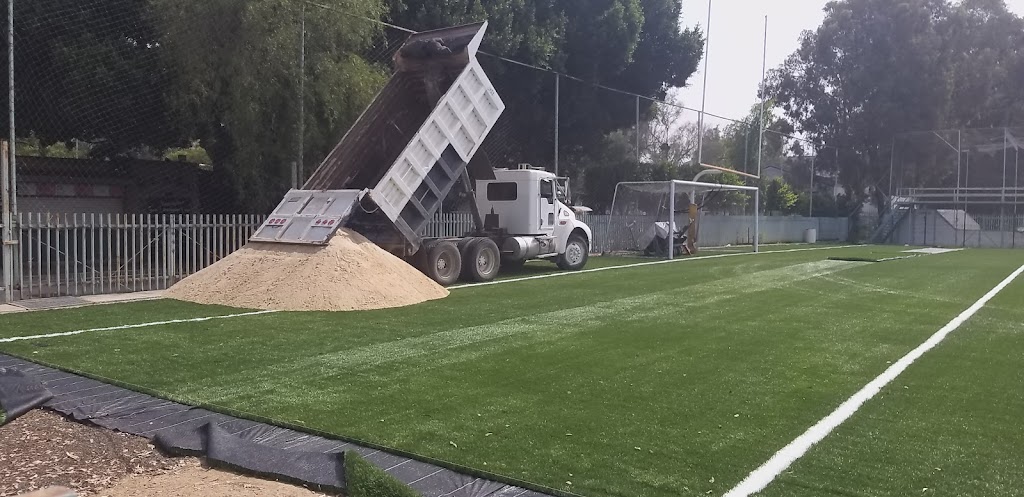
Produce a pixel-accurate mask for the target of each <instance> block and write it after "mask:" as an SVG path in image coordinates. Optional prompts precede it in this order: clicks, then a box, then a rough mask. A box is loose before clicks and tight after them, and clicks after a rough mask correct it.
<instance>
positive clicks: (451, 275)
mask: <svg viewBox="0 0 1024 497" xmlns="http://www.w3.org/2000/svg"><path fill="white" fill-rule="evenodd" d="M425 266H426V267H424V269H425V270H426V271H424V272H425V273H426V275H427V276H428V277H429V278H430V279H432V280H434V281H436V282H438V283H439V284H440V285H441V286H448V285H451V284H453V283H455V282H456V281H458V280H459V274H461V273H462V254H459V248H458V247H456V246H455V244H454V243H452V242H440V243H438V244H436V245H433V246H432V247H429V248H428V250H427V260H426V265H425Z"/></svg>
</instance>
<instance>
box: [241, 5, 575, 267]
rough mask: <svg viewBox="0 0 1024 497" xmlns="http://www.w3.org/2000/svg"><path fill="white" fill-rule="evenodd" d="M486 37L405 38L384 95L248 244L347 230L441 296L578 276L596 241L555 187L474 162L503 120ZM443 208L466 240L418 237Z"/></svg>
mask: <svg viewBox="0 0 1024 497" xmlns="http://www.w3.org/2000/svg"><path fill="white" fill-rule="evenodd" d="M486 29H487V23H486V22H481V23H475V24H469V25H465V26H458V27H454V28H446V29H440V30H435V31H428V32H422V33H417V34H413V35H411V36H410V37H409V38H408V39H407V40H406V42H405V43H404V44H403V45H402V47H401V48H400V49H399V50H398V51H397V52H396V54H395V56H394V65H395V72H394V75H393V76H392V77H391V79H390V80H389V81H388V82H387V84H386V85H385V87H384V88H383V89H382V90H381V92H380V93H379V94H378V95H377V96H376V98H374V100H373V101H372V102H371V103H370V105H369V107H368V108H367V109H366V110H365V111H364V112H363V114H362V115H361V116H360V117H359V118H358V119H357V120H356V122H355V123H354V124H353V126H352V127H351V128H350V129H349V131H348V132H347V133H346V134H345V136H344V137H343V138H342V140H341V142H339V143H338V144H337V146H335V147H334V149H333V150H332V151H331V152H330V154H329V155H328V156H327V158H326V159H324V161H323V162H322V163H321V164H320V166H319V167H318V168H317V169H316V171H315V172H314V173H313V174H312V176H310V178H309V179H308V180H307V181H306V183H305V184H304V185H303V187H302V189H300V190H291V191H289V192H288V194H287V195H286V196H285V198H284V199H283V200H282V201H281V203H280V204H279V205H278V206H277V208H276V209H275V210H274V212H273V213H272V214H271V215H270V216H269V217H268V218H267V220H266V221H265V222H264V223H263V224H262V225H261V226H260V227H259V228H258V229H257V230H256V232H255V233H254V235H253V236H252V237H251V239H250V240H251V241H254V242H270V243H290V244H309V245H326V244H327V243H329V242H330V239H331V238H332V237H333V236H335V235H336V234H337V232H338V230H339V229H342V228H347V229H351V230H353V231H355V232H357V233H359V234H361V235H363V236H365V237H366V238H367V239H369V240H370V241H372V242H373V243H375V244H376V245H378V246H380V247H381V248H383V249H385V250H387V251H389V252H391V253H392V254H394V255H396V256H398V257H401V258H403V259H405V260H406V261H408V262H410V263H411V264H412V265H414V266H415V267H417V268H419V269H420V270H421V271H423V272H424V273H425V274H426V275H427V276H429V277H430V278H431V279H433V280H434V281H436V282H438V283H440V284H442V285H446V286H447V285H451V284H453V283H455V282H457V281H459V280H460V279H461V280H463V281H473V282H486V281H490V280H493V279H494V278H495V277H496V276H497V275H498V273H499V271H500V270H501V269H502V268H504V269H509V268H516V267H519V266H522V264H523V263H524V262H526V261H527V260H531V259H550V260H552V261H553V262H555V263H556V264H557V265H558V267H560V268H562V269H564V270H579V269H581V268H583V267H584V266H585V265H586V263H587V259H588V256H589V254H590V249H591V241H592V240H593V236H592V232H591V229H590V228H589V227H588V226H587V225H586V224H585V223H583V222H581V221H580V220H579V219H577V218H576V215H575V213H574V212H573V210H572V208H570V207H569V206H568V205H567V204H568V203H569V202H568V201H567V199H566V198H565V195H564V194H563V193H564V192H565V188H564V186H565V185H563V184H562V183H561V182H560V181H559V178H557V177H556V176H555V175H554V174H552V173H550V172H548V171H545V170H542V169H538V168H535V167H532V166H529V165H525V164H515V165H508V166H507V167H492V165H491V164H490V163H489V161H488V159H487V157H486V154H484V153H483V152H481V151H480V147H481V145H482V144H483V142H484V139H485V138H486V137H487V136H488V134H489V133H490V132H491V130H492V129H493V128H494V126H495V123H497V121H498V118H499V117H500V116H501V114H502V112H504V110H505V104H504V103H503V102H502V100H501V98H500V97H499V96H498V93H497V91H495V89H494V86H493V85H492V84H491V81H490V80H489V79H488V78H487V75H486V74H485V73H484V70H483V68H482V67H481V66H480V63H479V61H478V60H477V51H478V49H479V47H480V42H481V40H482V39H483V36H484V33H485V31H486ZM446 204H448V205H449V206H450V205H451V204H460V207H459V208H461V209H468V211H469V212H471V213H472V218H473V228H472V229H471V230H469V232H467V233H465V234H463V235H462V236H458V237H445V238H437V237H428V236H425V233H426V229H427V226H428V224H429V223H430V222H432V220H433V219H434V218H435V216H436V214H437V213H438V212H439V211H440V210H441V209H442V206H443V205H446Z"/></svg>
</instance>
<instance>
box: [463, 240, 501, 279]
mask: <svg viewBox="0 0 1024 497" xmlns="http://www.w3.org/2000/svg"><path fill="white" fill-rule="evenodd" d="M462 268H463V274H464V277H465V278H466V279H467V280H472V281H476V282H480V283H483V282H487V281H491V280H493V279H494V278H495V277H497V276H498V270H499V268H501V251H499V250H498V244H497V243H494V240H491V239H490V238H477V239H476V240H474V241H473V243H470V244H469V245H467V246H466V252H465V255H464V256H463V257H462Z"/></svg>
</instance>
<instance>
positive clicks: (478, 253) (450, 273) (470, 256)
mask: <svg viewBox="0 0 1024 497" xmlns="http://www.w3.org/2000/svg"><path fill="white" fill-rule="evenodd" d="M420 253H421V254H422V255H421V259H420V261H419V262H420V269H422V270H423V272H424V273H425V274H426V275H427V277H429V278H430V279H432V280H434V281H436V282H437V283H439V284H441V285H442V286H448V285H452V284H454V283H455V282H457V281H458V280H459V278H462V279H463V280H465V281H472V282H487V281H491V280H493V279H494V278H495V277H497V276H498V269H499V268H500V266H501V252H500V251H499V250H498V245H497V244H496V243H494V240H491V239H490V238H465V239H462V240H459V241H458V243H455V242H451V241H444V240H442V241H435V242H428V243H427V244H424V246H423V247H422V248H421V250H420Z"/></svg>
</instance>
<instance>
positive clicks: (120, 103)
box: [0, 0, 180, 158]
mask: <svg viewBox="0 0 1024 497" xmlns="http://www.w3.org/2000/svg"><path fill="white" fill-rule="evenodd" d="M146 6H147V1H145V0H33V1H29V2H14V7H15V12H14V15H15V20H16V22H15V33H14V38H15V45H14V47H15V60H16V61H17V62H18V63H17V64H16V65H15V70H16V74H15V80H16V82H17V83H16V84H17V87H16V89H17V101H16V109H15V110H16V114H17V126H18V134H19V136H21V137H29V136H32V137H34V138H36V139H38V140H39V142H40V143H41V145H42V146H43V147H46V146H48V145H52V144H54V143H57V142H65V143H70V142H71V141H72V140H79V141H83V142H87V143H89V144H90V147H89V148H90V154H91V155H93V156H94V157H107V158H109V157H114V156H118V155H126V154H131V153H133V151H137V150H139V149H141V148H145V147H155V148H162V147H164V146H167V145H169V144H171V143H174V142H175V141H177V140H179V139H180V134H179V133H178V126H177V124H176V123H175V122H174V121H173V120H172V118H171V115H170V106H169V102H168V99H167V98H166V92H165V91H164V90H165V89H166V88H167V86H168V80H167V75H168V74H170V73H171V71H168V70H166V68H164V67H163V66H162V61H161V58H160V55H159V52H160V47H159V44H158V43H156V39H157V35H156V32H155V31H154V30H153V29H152V25H151V23H149V22H147V20H146ZM2 59H3V64H4V67H6V66H7V50H4V51H3V56H2ZM2 100H3V103H2V104H0V106H2V107H0V108H2V109H3V113H4V115H7V111H8V110H9V109H8V103H7V99H6V98H4V99H2ZM3 128H4V129H5V130H7V120H6V119H4V126H3ZM5 136H6V131H5Z"/></svg>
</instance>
